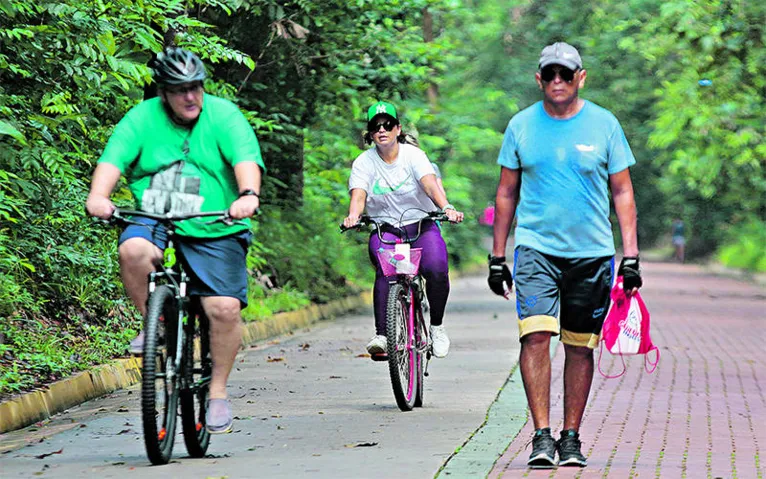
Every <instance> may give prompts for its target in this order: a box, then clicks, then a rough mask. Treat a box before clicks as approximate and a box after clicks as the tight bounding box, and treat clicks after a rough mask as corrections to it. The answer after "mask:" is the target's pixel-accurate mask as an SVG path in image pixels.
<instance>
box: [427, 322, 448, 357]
mask: <svg viewBox="0 0 766 479" xmlns="http://www.w3.org/2000/svg"><path fill="white" fill-rule="evenodd" d="M431 341H432V350H433V353H434V356H436V357H437V358H443V357H444V356H446V355H447V353H449V338H448V337H447V330H446V329H444V325H443V324H442V325H439V326H431Z"/></svg>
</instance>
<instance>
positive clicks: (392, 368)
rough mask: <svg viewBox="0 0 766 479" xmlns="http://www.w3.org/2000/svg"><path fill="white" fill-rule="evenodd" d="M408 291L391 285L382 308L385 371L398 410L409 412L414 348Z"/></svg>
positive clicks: (412, 395)
mask: <svg viewBox="0 0 766 479" xmlns="http://www.w3.org/2000/svg"><path fill="white" fill-rule="evenodd" d="M411 300H412V298H411V297H410V289H409V288H406V289H405V288H404V287H403V286H402V285H401V284H395V285H392V286H391V290H390V291H389V293H388V306H387V308H386V340H387V349H388V370H389V372H390V373H391V386H392V387H393V389H394V398H395V399H396V404H397V405H398V406H399V409H401V410H402V411H411V410H412V408H413V407H414V406H415V401H416V396H417V373H416V371H415V369H416V367H417V358H416V347H415V344H413V335H412V326H413V325H414V318H410V301H411Z"/></svg>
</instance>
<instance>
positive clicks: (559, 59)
mask: <svg viewBox="0 0 766 479" xmlns="http://www.w3.org/2000/svg"><path fill="white" fill-rule="evenodd" d="M548 65H562V66H565V67H567V68H570V69H572V70H577V69H579V68H582V58H580V53H579V52H578V51H577V49H576V48H575V47H573V46H572V45H570V44H568V43H564V42H556V43H554V44H553V45H548V46H547V47H545V48H543V51H542V52H541V53H540V63H539V64H538V67H539V68H543V67H546V66H548Z"/></svg>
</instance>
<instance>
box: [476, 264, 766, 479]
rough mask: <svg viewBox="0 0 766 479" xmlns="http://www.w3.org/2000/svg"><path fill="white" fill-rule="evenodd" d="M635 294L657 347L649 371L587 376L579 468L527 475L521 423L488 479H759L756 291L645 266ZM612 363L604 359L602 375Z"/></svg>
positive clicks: (765, 294)
mask: <svg viewBox="0 0 766 479" xmlns="http://www.w3.org/2000/svg"><path fill="white" fill-rule="evenodd" d="M644 267H645V271H646V275H645V276H646V283H647V286H646V287H645V288H644V289H642V295H643V297H644V300H645V301H646V303H647V306H648V308H649V311H650V313H651V314H652V340H653V341H654V343H655V344H657V345H658V346H659V347H660V349H661V350H662V359H661V361H660V365H659V367H658V368H657V371H655V372H654V373H653V374H647V373H646V372H645V371H644V369H643V364H642V358H641V357H638V358H631V359H629V360H628V361H627V363H628V370H627V373H626V374H625V375H624V376H622V377H621V378H619V379H604V378H602V377H601V376H600V375H599V374H598V372H596V376H595V379H594V383H593V387H592V390H591V396H590V400H589V403H588V408H587V409H586V411H585V418H584V421H583V425H582V428H581V431H580V432H581V438H582V440H583V453H584V454H585V455H586V456H587V457H588V464H589V465H588V467H587V468H585V469H582V470H580V469H572V468H560V469H556V470H548V471H542V470H530V469H528V468H527V467H526V461H527V458H528V456H529V453H530V452H531V446H530V447H528V448H527V447H526V445H527V442H528V441H529V440H530V438H531V435H532V431H533V428H532V424H531V421H529V422H528V423H527V424H526V425H525V426H524V427H523V429H522V430H521V432H520V434H519V435H518V436H517V437H516V438H515V439H514V440H513V442H512V443H511V445H510V446H509V447H508V449H507V450H506V451H505V453H503V455H502V456H501V457H500V459H499V460H498V461H497V462H496V463H495V466H494V468H493V469H492V471H491V472H490V474H489V476H488V477H490V478H493V479H494V478H500V477H502V478H516V477H551V478H565V477H576V478H579V477H614V478H630V477H640V478H648V477H658V478H690V479H698V478H719V477H720V478H748V479H749V478H759V479H760V478H763V477H764V476H766V455H764V454H765V453H766V291H764V289H762V288H759V287H757V286H754V285H750V284H747V283H744V282H739V281H735V280H732V279H727V278H720V277H713V276H709V275H705V274H704V273H703V272H702V271H701V270H700V269H698V268H696V267H694V266H686V265H671V264H648V265H645V266H644ZM621 367H622V365H621V363H620V362H619V359H618V360H616V361H615V360H614V358H612V357H611V356H609V355H608V354H605V356H604V358H603V359H602V369H603V370H604V371H605V372H607V374H615V373H616V372H619V371H620V368H621ZM562 369H563V350H562V347H561V346H559V349H558V351H557V352H556V356H555V358H554V361H553V382H552V397H551V411H552V414H551V429H552V431H554V434H555V435H556V437H558V431H560V430H561V425H562V417H561V414H562V410H561V408H562V404H563V397H562Z"/></svg>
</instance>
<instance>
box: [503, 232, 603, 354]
mask: <svg viewBox="0 0 766 479" xmlns="http://www.w3.org/2000/svg"><path fill="white" fill-rule="evenodd" d="M513 270H514V271H513V282H514V284H515V286H516V312H517V313H518V316H519V337H520V338H523V337H524V336H526V335H527V334H530V333H536V332H541V331H545V332H550V333H553V334H554V335H555V334H559V333H561V342H562V343H564V344H569V345H571V346H587V347H590V348H591V349H593V348H595V347H597V346H598V339H599V336H600V334H601V326H602V325H603V324H604V318H606V313H607V310H608V309H609V300H610V298H609V293H610V291H611V288H612V277H613V275H614V257H612V256H607V257H602V258H560V257H557V256H551V255H548V254H544V253H541V252H539V251H537V250H534V249H532V248H528V247H526V246H519V247H517V248H516V251H515V253H514V263H513Z"/></svg>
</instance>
